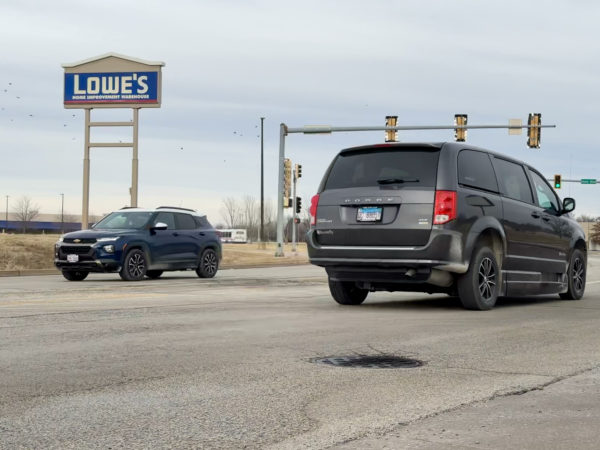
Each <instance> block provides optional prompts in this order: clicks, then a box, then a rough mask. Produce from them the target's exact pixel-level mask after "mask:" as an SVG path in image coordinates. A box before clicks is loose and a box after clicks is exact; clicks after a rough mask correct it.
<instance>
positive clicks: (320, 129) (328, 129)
mask: <svg viewBox="0 0 600 450" xmlns="http://www.w3.org/2000/svg"><path fill="white" fill-rule="evenodd" d="M533 127H535V128H556V125H532V128H533ZM456 128H458V129H464V130H476V129H480V130H481V129H506V130H508V129H515V128H522V129H526V128H530V127H529V125H410V126H396V127H385V126H375V127H332V126H329V125H306V126H304V127H300V128H294V127H286V134H292V133H304V134H320V133H325V134H328V133H336V132H349V131H393V130H396V131H403V130H404V131H410V130H413V131H418V130H455V129H456Z"/></svg>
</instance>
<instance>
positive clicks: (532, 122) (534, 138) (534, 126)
mask: <svg viewBox="0 0 600 450" xmlns="http://www.w3.org/2000/svg"><path fill="white" fill-rule="evenodd" d="M527 125H528V128H527V147H529V148H540V141H541V139H542V129H541V128H540V125H542V115H541V114H540V113H535V114H529V119H528V120H527Z"/></svg>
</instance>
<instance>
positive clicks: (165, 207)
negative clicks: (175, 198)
mask: <svg viewBox="0 0 600 450" xmlns="http://www.w3.org/2000/svg"><path fill="white" fill-rule="evenodd" d="M156 209H180V210H181V211H191V212H196V210H195V209H189V208H181V207H179V206H159V207H158V208H156Z"/></svg>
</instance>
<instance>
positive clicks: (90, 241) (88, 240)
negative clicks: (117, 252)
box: [63, 238, 96, 244]
mask: <svg viewBox="0 0 600 450" xmlns="http://www.w3.org/2000/svg"><path fill="white" fill-rule="evenodd" d="M63 242H64V243H65V244H95V243H96V238H85V239H77V242H75V238H65V240H64V241H63Z"/></svg>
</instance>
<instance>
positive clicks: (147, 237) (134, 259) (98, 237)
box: [54, 206, 222, 281]
mask: <svg viewBox="0 0 600 450" xmlns="http://www.w3.org/2000/svg"><path fill="white" fill-rule="evenodd" d="M221 255H222V250H221V241H220V239H219V236H218V235H217V232H216V231H215V229H214V228H213V227H212V225H211V224H210V223H209V222H208V220H207V219H206V216H204V215H200V214H198V213H197V212H196V211H194V210H191V209H184V208H176V207H169V206H161V207H159V208H156V209H152V210H148V209H142V208H123V209H121V210H119V211H116V212H113V213H111V214H109V215H108V216H106V217H104V218H103V219H102V220H100V221H99V222H98V223H96V224H95V225H93V226H92V228H91V229H90V230H82V231H75V232H73V233H67V234H65V235H64V236H62V237H61V238H60V239H59V241H58V242H57V243H56V246H55V249H54V265H55V266H56V267H57V268H59V269H60V270H61V271H62V274H63V276H64V277H65V278H66V279H67V280H69V281H81V280H83V279H85V278H86V277H87V276H88V274H89V273H90V272H119V275H120V276H121V278H123V279H124V280H127V281H139V280H141V279H143V278H144V276H147V277H149V278H158V277H160V276H161V274H162V273H163V272H164V271H168V270H195V271H196V273H197V274H198V276H199V277H201V278H212V277H214V276H215V274H216V273H217V270H218V268H219V262H220V260H221Z"/></svg>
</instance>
